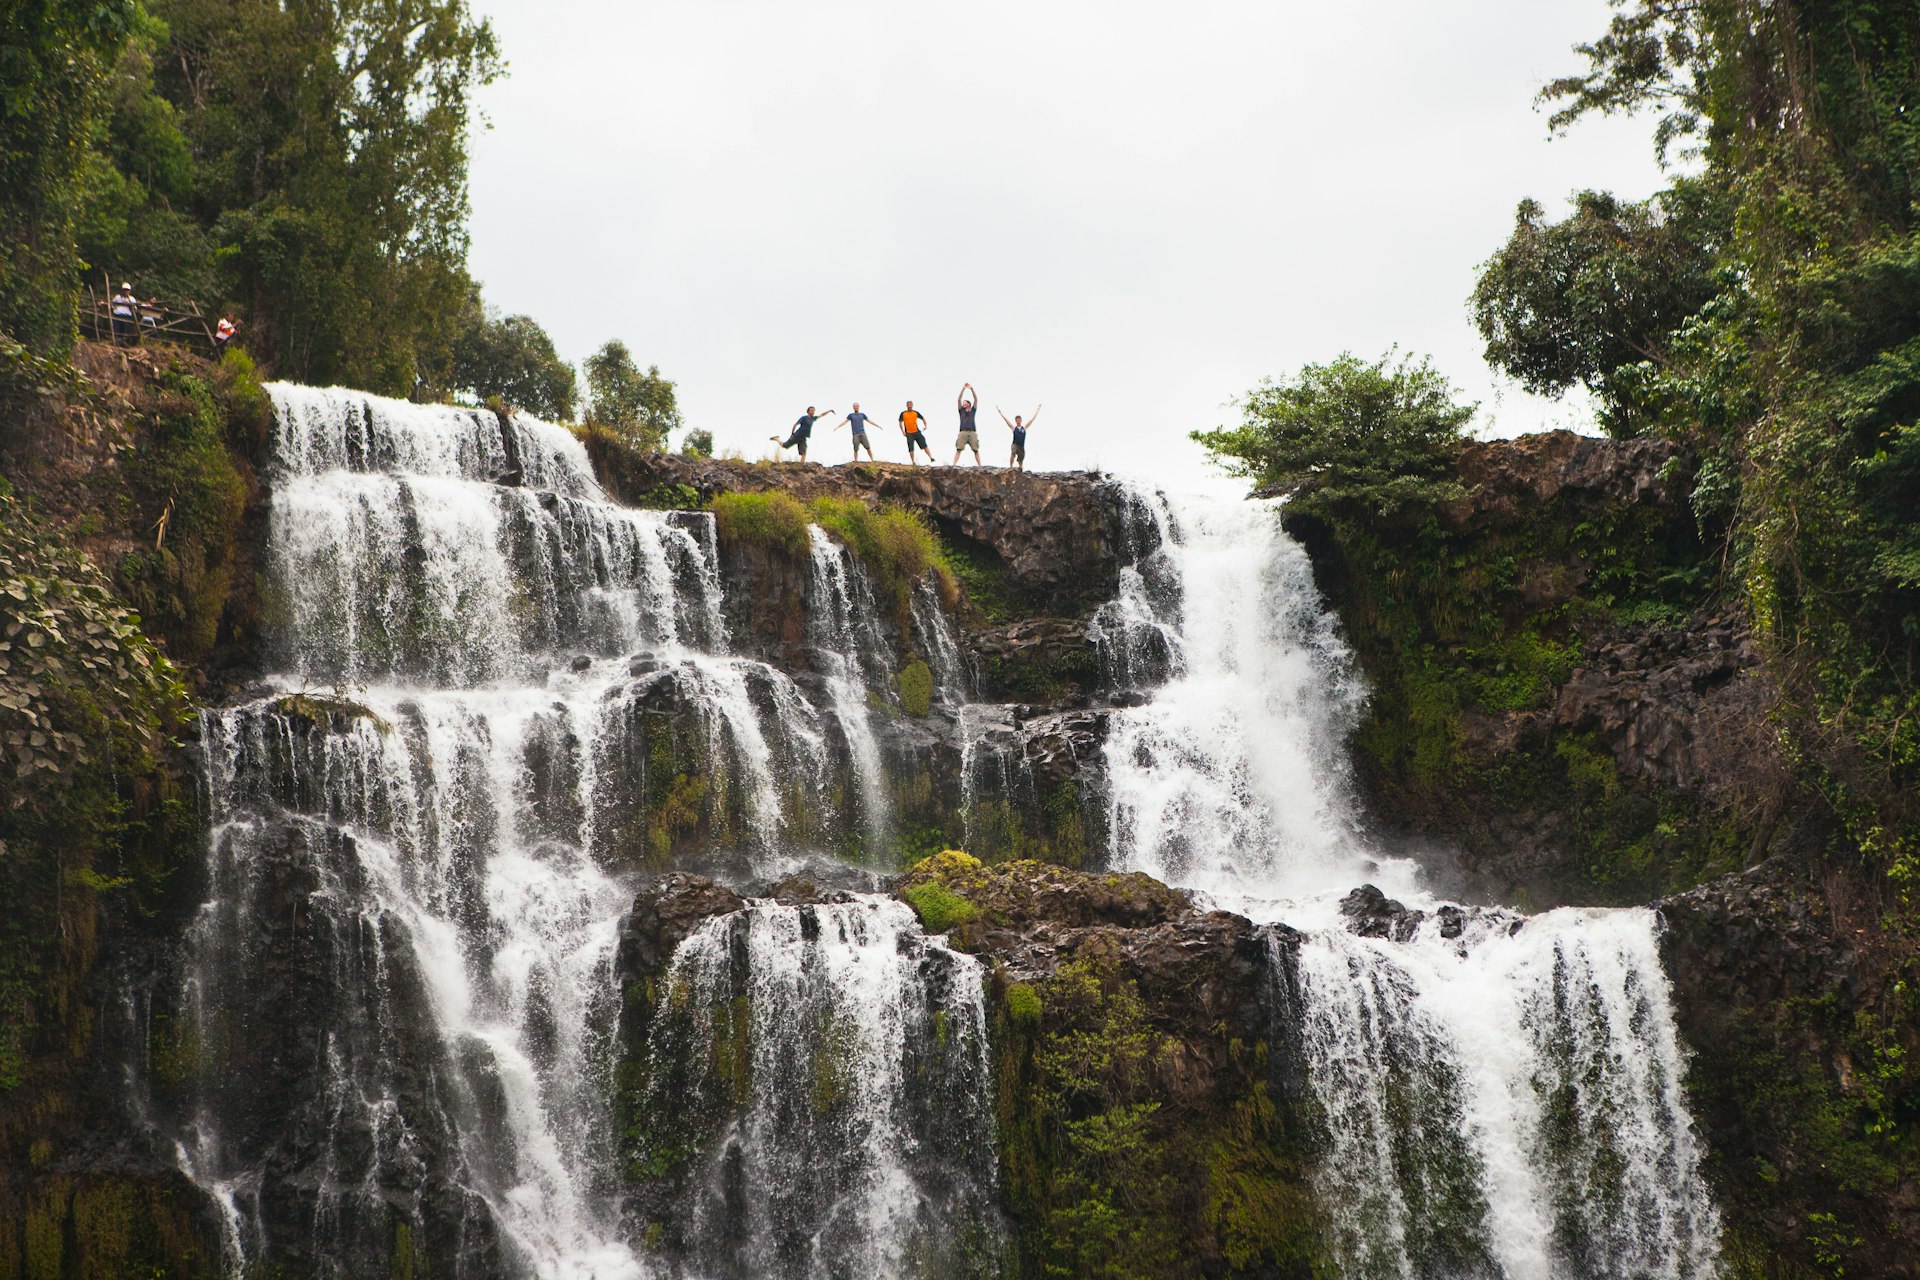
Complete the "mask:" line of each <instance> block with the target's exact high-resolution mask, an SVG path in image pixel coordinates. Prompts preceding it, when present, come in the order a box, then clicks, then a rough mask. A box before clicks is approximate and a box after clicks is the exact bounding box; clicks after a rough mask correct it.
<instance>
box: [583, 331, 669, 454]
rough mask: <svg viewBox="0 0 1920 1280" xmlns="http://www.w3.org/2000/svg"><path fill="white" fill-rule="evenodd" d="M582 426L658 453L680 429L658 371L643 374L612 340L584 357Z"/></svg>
mask: <svg viewBox="0 0 1920 1280" xmlns="http://www.w3.org/2000/svg"><path fill="white" fill-rule="evenodd" d="M586 373H587V423H588V425H590V426H595V427H600V428H603V429H605V430H607V431H611V432H613V433H614V434H615V435H618V436H620V437H621V438H622V439H624V440H625V441H626V442H627V443H629V444H631V445H634V446H635V447H637V448H641V449H649V450H651V449H663V448H665V447H666V443H667V436H668V435H669V434H670V433H672V432H674V431H678V430H679V429H680V407H679V404H678V402H677V401H676V399H675V396H674V387H673V383H672V382H670V381H668V380H667V379H666V378H663V377H661V376H660V366H659V365H648V366H647V370H646V372H645V373H642V372H641V371H640V367H639V366H638V365H637V364H635V363H634V360H633V353H632V352H631V351H629V350H627V344H626V343H624V342H622V341H620V340H619V339H618V338H615V339H613V340H612V341H610V342H608V343H607V344H606V345H605V346H603V347H601V348H600V349H599V350H598V351H596V352H594V353H593V354H592V355H590V356H588V357H587V361H586Z"/></svg>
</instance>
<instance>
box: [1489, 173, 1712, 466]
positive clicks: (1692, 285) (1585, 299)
mask: <svg viewBox="0 0 1920 1280" xmlns="http://www.w3.org/2000/svg"><path fill="white" fill-rule="evenodd" d="M1541 212H1542V211H1541V208H1540V206H1539V205H1538V204H1536V203H1534V202H1533V201H1532V200H1524V201H1522V202H1521V203H1520V209H1519V215H1518V218H1517V219H1516V224H1515V226H1514V229H1513V235H1512V236H1511V237H1510V238H1509V239H1508V240H1507V243H1506V244H1505V245H1503V246H1501V248H1500V250H1499V252H1497V253H1495V254H1494V255H1493V257H1492V258H1490V259H1488V260H1487V262H1486V263H1485V264H1483V265H1482V266H1481V268H1480V279H1479V282H1478V283H1477V284H1476V285H1475V287H1474V291H1473V320H1474V324H1475V326H1476V327H1477V328H1478V329H1479V330H1480V336H1481V337H1483V338H1485V339H1486V342H1487V347H1486V357H1487V363H1488V364H1491V365H1492V366H1493V367H1494V368H1496V369H1500V370H1503V371H1505V372H1506V373H1508V374H1510V375H1512V376H1513V377H1514V378H1517V379H1518V380H1519V381H1520V384H1521V385H1522V386H1524V387H1526V388H1527V390H1529V391H1533V392H1537V393H1539V394H1542V395H1558V394H1560V393H1561V392H1564V391H1566V390H1567V389H1568V388H1570V387H1572V386H1573V385H1574V384H1575V383H1582V384H1584V385H1585V386H1586V387H1587V389H1588V390H1589V391H1591V392H1592V393H1593V394H1594V396H1595V397H1596V398H1597V399H1598V400H1599V402H1600V410H1601V422H1602V425H1603V426H1605V427H1606V429H1607V431H1608V433H1609V434H1611V435H1616V436H1629V435H1634V434H1637V433H1638V432H1639V431H1640V430H1642V429H1644V428H1645V427H1646V426H1647V425H1648V423H1649V420H1650V418H1651V409H1650V407H1649V406H1648V405H1646V404H1645V403H1643V400H1644V397H1645V395H1646V386H1647V377H1648V374H1649V372H1651V371H1652V370H1657V369H1659V368H1663V367H1665V366H1666V365H1667V364H1668V363H1669V351H1670V348H1671V345H1672V338H1673V334H1674V331H1675V330H1677V329H1679V328H1680V326H1681V325H1682V324H1684V323H1685V322H1686V320H1687V319H1688V318H1689V317H1691V316H1692V315H1693V314H1694V313H1695V312H1697V311H1698V310H1699V309H1700V308H1701V307H1702V306H1704V305H1705V304H1706V302H1707V300H1708V299H1709V298H1711V297H1713V296H1714V294H1715V293H1716V292H1718V289H1719V282H1718V280H1717V278H1716V275H1715V269H1714V264H1715V260H1716V257H1717V255H1718V253H1719V252H1720V249H1721V248H1722V246H1723V245H1724V244H1725V243H1726V240H1727V236H1728V234H1729V232H1730V231H1731V229H1732V228H1731V221H1732V220H1731V217H1730V216H1729V212H1728V209H1727V199H1726V197H1725V195H1724V193H1723V192H1722V191H1720V190H1719V189H1718V188H1717V187H1715V186H1714V185H1712V184H1710V183H1707V182H1702V181H1692V180H1683V181H1681V182H1677V183H1675V184H1674V186H1673V187H1672V188H1671V189H1670V190H1667V191H1663V192H1661V193H1660V194H1659V195H1657V196H1654V197H1653V198H1652V199H1650V200H1644V201H1641V202H1639V203H1629V202H1626V201H1622V200H1619V199H1617V198H1615V197H1614V196H1611V195H1609V194H1607V193H1605V192H1601V191H1582V192H1580V193H1579V194H1578V195H1576V196H1575V197H1574V211H1573V213H1572V214H1571V215H1570V216H1568V217H1567V218H1565V219H1563V220H1562V221H1560V222H1546V221H1544V220H1543V218H1542V216H1541Z"/></svg>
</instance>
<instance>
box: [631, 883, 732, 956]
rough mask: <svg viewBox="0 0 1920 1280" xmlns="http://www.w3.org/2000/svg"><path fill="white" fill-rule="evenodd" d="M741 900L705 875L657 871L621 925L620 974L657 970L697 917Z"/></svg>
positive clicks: (697, 924)
mask: <svg viewBox="0 0 1920 1280" xmlns="http://www.w3.org/2000/svg"><path fill="white" fill-rule="evenodd" d="M745 905H746V899H745V898H742V897H741V896H740V895H739V894H737V893H735V892H734V891H733V890H731V889H729V888H727V887H726V886H725V885H723V884H718V883H716V882H715V881H714V880H712V879H711V878H710V877H707V876H696V875H689V874H687V873H686V872H684V871H677V872H674V873H673V874H672V875H665V876H661V877H660V878H659V879H657V880H655V881H653V883H651V884H649V885H647V886H646V887H645V888H643V889H641V890H640V892H639V893H638V894H636V895H635V896H634V900H633V910H632V911H631V912H629V913H628V914H627V918H626V920H625V921H624V922H623V923H622V925H621V927H620V951H619V961H618V963H619V968H620V976H621V978H622V979H623V980H625V981H635V980H644V979H646V978H648V977H650V976H651V975H652V974H654V973H657V972H658V971H659V970H660V968H661V966H663V965H665V964H666V962H667V961H668V960H670V959H672V958H673V953H674V949H675V948H677V947H678V946H679V945H680V944H681V943H682V942H685V941H686V940H687V936H688V935H689V934H691V933H692V932H693V931H694V930H695V929H697V928H699V927H700V925H701V923H702V922H704V921H706V920H708V919H709V918H711V917H713V916H721V915H726V914H727V913H728V912H730V911H738V910H739V909H740V908H741V907H744V906H745Z"/></svg>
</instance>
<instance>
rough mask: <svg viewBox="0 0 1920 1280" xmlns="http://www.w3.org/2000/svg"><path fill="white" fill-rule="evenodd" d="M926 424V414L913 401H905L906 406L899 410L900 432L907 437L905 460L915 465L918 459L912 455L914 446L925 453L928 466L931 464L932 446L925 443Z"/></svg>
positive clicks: (917, 463)
mask: <svg viewBox="0 0 1920 1280" xmlns="http://www.w3.org/2000/svg"><path fill="white" fill-rule="evenodd" d="M926 425H927V415H926V414H924V413H921V412H920V411H919V410H918V409H916V408H914V407H913V401H911V400H909V401H907V407H906V408H904V409H902V410H901V411H900V434H901V435H903V436H905V437H906V438H907V461H908V462H911V463H912V464H913V465H914V466H916V467H917V466H919V465H920V460H919V459H918V458H916V457H914V456H913V451H914V449H915V448H918V449H919V450H920V452H922V453H924V454H926V455H927V465H928V466H932V465H933V446H932V445H930V444H928V443H927V432H926Z"/></svg>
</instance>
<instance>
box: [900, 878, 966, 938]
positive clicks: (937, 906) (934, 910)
mask: <svg viewBox="0 0 1920 1280" xmlns="http://www.w3.org/2000/svg"><path fill="white" fill-rule="evenodd" d="M904 896H905V897H906V900H907V903H908V904H909V905H910V906H912V908H913V910H914V913H915V914H916V915H918V916H919V917H920V926H921V927H922V928H923V929H925V930H926V931H927V932H928V933H947V932H949V931H951V930H953V929H957V928H959V927H960V926H961V925H963V924H965V923H966V922H967V921H969V920H971V919H973V917H974V916H975V914H977V913H976V912H975V911H974V907H973V904H972V903H971V902H968V901H967V900H966V899H965V898H963V897H961V896H960V895H959V894H957V893H955V892H954V891H953V890H951V889H949V888H947V886H946V885H944V884H941V883H940V882H939V881H938V880H926V881H923V882H921V883H920V884H915V885H909V886H907V888H906V889H905V890H904Z"/></svg>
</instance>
